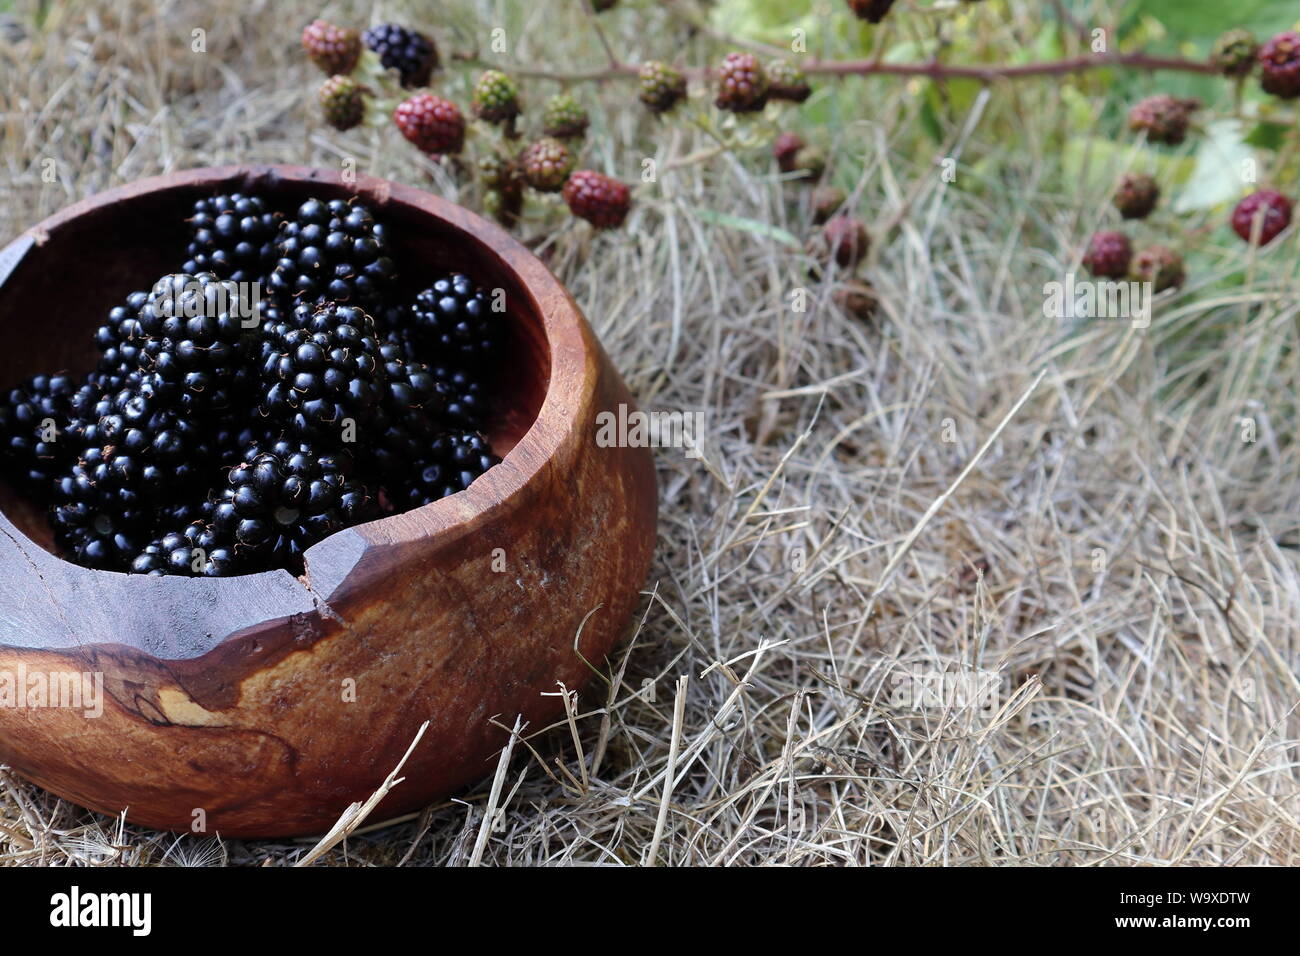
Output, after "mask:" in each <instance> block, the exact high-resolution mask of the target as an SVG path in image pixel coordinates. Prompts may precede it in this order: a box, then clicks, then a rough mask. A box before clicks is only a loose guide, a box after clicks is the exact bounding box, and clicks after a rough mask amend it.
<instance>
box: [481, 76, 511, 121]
mask: <svg viewBox="0 0 1300 956" xmlns="http://www.w3.org/2000/svg"><path fill="white" fill-rule="evenodd" d="M473 106H474V115H475V116H477V117H478V118H479V119H481V120H484V121H485V122H488V123H505V122H508V121H509V120H512V119H514V118H515V117H516V116H518V115H519V87H518V85H516V83H515V81H514V80H512V79H511V78H510V77H508V76H506V74H504V73H502V72H501V71H500V70H486V71H484V73H483V75H482V76H480V77H479V78H478V82H477V83H475V84H474V100H473Z"/></svg>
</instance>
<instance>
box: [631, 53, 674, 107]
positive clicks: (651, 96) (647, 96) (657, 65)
mask: <svg viewBox="0 0 1300 956" xmlns="http://www.w3.org/2000/svg"><path fill="white" fill-rule="evenodd" d="M640 77H641V91H640V92H639V93H638V94H637V98H638V99H640V100H641V102H642V103H644V104H645V105H646V106H648V107H649V108H650V109H651V110H653V111H654V112H656V113H666V112H668V111H669V110H670V109H672V108H673V107H674V106H676V105H677V104H678V102H679V101H681V100H683V99H685V97H686V77H684V76H682V74H680V73H678V72H677V71H676V70H674V69H673V68H672V67H671V66H669V65H668V64H667V63H663V62H661V61H659V60H650V61H648V62H647V63H644V64H642V66H641V73H640Z"/></svg>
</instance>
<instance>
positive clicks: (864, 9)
mask: <svg viewBox="0 0 1300 956" xmlns="http://www.w3.org/2000/svg"><path fill="white" fill-rule="evenodd" d="M848 3H849V9H850V10H852V11H853V12H854V13H855V14H856V15H857V17H858V19H859V20H866V21H867V22H868V23H879V22H880V21H881V20H883V19H885V14H887V13H888V12H889V8H890V7H892V6H893V5H894V0H848Z"/></svg>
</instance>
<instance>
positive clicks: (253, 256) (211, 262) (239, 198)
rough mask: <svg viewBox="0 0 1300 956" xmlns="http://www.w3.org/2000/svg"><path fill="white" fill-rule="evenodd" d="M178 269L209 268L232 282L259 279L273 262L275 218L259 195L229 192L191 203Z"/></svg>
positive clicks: (267, 273)
mask: <svg viewBox="0 0 1300 956" xmlns="http://www.w3.org/2000/svg"><path fill="white" fill-rule="evenodd" d="M187 221H188V223H189V229H190V243H189V245H188V246H187V247H186V248H185V255H186V256H187V257H188V258H187V259H186V262H185V265H183V266H182V267H181V271H182V272H186V273H189V274H190V275H193V274H195V273H199V272H211V273H213V274H215V275H216V276H217V277H218V278H220V279H231V280H233V281H235V282H261V281H262V280H264V279H265V278H266V276H267V275H269V274H270V272H271V269H272V268H274V266H275V259H276V254H275V238H276V233H277V231H278V230H279V221H278V219H277V217H276V215H275V213H274V212H272V211H271V210H270V209H269V208H268V207H267V205H266V203H265V202H263V201H262V200H261V199H260V198H258V197H257V196H245V195H243V194H241V193H231V194H229V195H220V196H212V197H205V198H203V199H200V200H198V201H197V202H195V203H194V211H193V214H192V215H191V216H190V218H189V219H188V220H187Z"/></svg>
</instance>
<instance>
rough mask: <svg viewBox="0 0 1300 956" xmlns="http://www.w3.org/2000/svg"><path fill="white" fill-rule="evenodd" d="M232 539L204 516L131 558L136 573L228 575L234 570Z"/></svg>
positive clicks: (156, 541) (169, 533)
mask: <svg viewBox="0 0 1300 956" xmlns="http://www.w3.org/2000/svg"><path fill="white" fill-rule="evenodd" d="M237 567H238V562H237V560H236V558H235V551H234V548H233V540H232V539H231V538H229V537H228V536H226V535H223V534H221V533H220V532H218V531H217V530H216V529H215V528H213V527H211V526H210V525H208V524H207V522H205V521H202V520H196V521H191V522H188V523H186V524H185V525H184V526H183V528H182V530H181V531H171V532H168V533H167V534H164V535H163V536H162V537H160V538H156V539H154V540H153V541H151V542H150V543H149V544H147V545H146V546H145V547H144V550H142V551H141V552H140V553H139V554H138V555H136V556H135V558H133V559H132V561H131V565H130V568H129V570H130V572H131V573H133V574H149V575H154V576H159V575H164V574H181V575H190V576H197V575H202V576H204V577H214V578H215V577H226V576H227V575H230V574H232V573H234V572H235V570H236V568H237Z"/></svg>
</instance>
